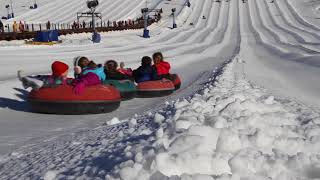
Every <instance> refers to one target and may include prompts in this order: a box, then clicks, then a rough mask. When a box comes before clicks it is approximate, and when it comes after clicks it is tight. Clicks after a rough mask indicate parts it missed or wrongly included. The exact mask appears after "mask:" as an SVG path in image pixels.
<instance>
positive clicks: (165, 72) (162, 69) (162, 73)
mask: <svg viewBox="0 0 320 180" xmlns="http://www.w3.org/2000/svg"><path fill="white" fill-rule="evenodd" d="M152 58H153V67H154V68H155V69H156V70H157V75H158V76H159V77H161V78H166V79H170V78H171V77H170V68H171V66H170V64H169V63H168V62H166V61H164V60H163V55H162V53H161V52H156V53H154V54H153V55H152ZM170 80H171V79H170Z"/></svg>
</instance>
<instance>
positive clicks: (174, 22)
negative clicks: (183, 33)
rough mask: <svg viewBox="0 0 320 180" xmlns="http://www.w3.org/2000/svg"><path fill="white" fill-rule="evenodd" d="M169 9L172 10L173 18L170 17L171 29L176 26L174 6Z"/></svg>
mask: <svg viewBox="0 0 320 180" xmlns="http://www.w3.org/2000/svg"><path fill="white" fill-rule="evenodd" d="M171 11H172V18H173V19H172V22H173V25H172V29H174V28H177V24H176V18H175V12H176V8H172V9H171Z"/></svg>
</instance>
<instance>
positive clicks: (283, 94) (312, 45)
mask: <svg viewBox="0 0 320 180" xmlns="http://www.w3.org/2000/svg"><path fill="white" fill-rule="evenodd" d="M17 2H18V1H17ZM67 2H68V3H70V4H71V3H74V2H72V1H71V0H70V1H66V3H67ZM143 2H144V1H120V0H119V1H118V0H117V1H107V0H106V1H104V3H106V4H105V5H103V6H104V7H105V8H106V9H107V8H108V7H111V8H110V9H109V10H106V11H105V13H106V15H105V16H106V17H114V18H115V19H123V18H127V17H129V16H136V14H135V13H138V14H139V13H140V9H139V8H140V7H143V6H144V3H145V2H144V3H143ZM184 2H185V1H184V0H171V1H166V0H163V1H160V0H159V1H152V2H150V1H149V5H150V3H153V4H154V5H156V7H157V8H163V11H164V14H163V19H162V20H161V22H159V23H157V24H154V25H152V26H151V27H149V29H150V32H151V38H150V39H143V38H141V34H142V32H141V30H133V31H124V32H110V33H104V34H102V35H103V42H102V43H100V44H91V43H90V40H89V38H90V34H74V35H68V36H64V37H61V39H63V43H62V44H60V45H55V46H52V47H46V46H38V47H34V46H26V45H21V44H19V43H20V42H19V41H18V42H11V43H10V44H11V45H10V46H6V45H7V43H2V45H1V47H0V54H1V62H0V64H1V66H0V68H1V70H0V80H1V82H0V92H1V99H0V107H1V109H0V153H1V154H2V158H0V159H2V163H1V164H0V177H3V179H15V178H22V179H25V178H31V179H39V178H41V177H44V176H46V178H50V177H55V176H57V177H58V179H60V178H61V179H65V178H66V177H68V178H69V179H75V178H76V177H79V176H81V177H83V178H85V179H86V178H87V179H93V178H97V179H99V178H102V179H104V178H105V177H108V178H109V179H110V178H111V177H122V179H144V178H148V177H150V176H152V177H153V178H154V179H157V178H158V179H166V178H167V177H166V176H171V175H182V174H183V173H187V172H189V175H187V174H185V175H183V176H182V178H184V179H190V178H191V179H196V178H198V179H213V178H214V179H223V178H225V179H230V178H233V179H239V177H241V178H243V179H244V178H247V179H259V178H261V179H264V178H272V179H290V178H292V179H312V178H319V173H317V171H318V170H319V169H318V168H319V160H318V156H319V154H318V148H319V145H318V143H319V140H318V135H317V132H318V131H319V125H318V124H319V120H318V119H319V109H320V108H319V107H320V94H319V92H320V84H319V79H318V77H320V69H319V67H320V66H319V65H320V63H319V59H320V56H319V53H320V34H319V32H320V31H319V24H318V23H317V21H316V20H311V19H312V18H317V14H316V13H315V11H314V10H312V9H313V8H315V7H314V6H310V4H308V3H311V0H304V1H299V0H283V1H280V0H275V3H269V2H268V1H265V0H255V1H252V0H249V1H248V2H247V3H242V1H240V0H229V1H222V2H221V3H218V2H215V1H212V0H191V1H190V2H191V4H192V6H191V8H187V7H185V6H181V5H182V4H184ZM316 2H317V1H315V3H316ZM51 3H57V1H52V2H50V3H47V4H48V5H43V6H42V7H41V8H39V9H38V11H39V12H38V13H35V12H31V11H30V12H22V10H21V15H20V16H19V17H25V18H30V19H29V20H32V21H35V22H36V21H46V20H48V19H50V20H51V19H52V21H54V20H53V19H54V18H57V19H58V20H59V19H60V20H62V19H63V21H73V19H72V17H74V16H71V15H70V14H73V13H74V11H75V10H76V9H77V8H78V9H81V6H83V3H81V4H78V3H76V4H77V6H78V7H76V8H73V9H72V8H67V7H66V6H59V5H56V4H55V5H54V7H53V5H50V4H51ZM302 5H303V6H302ZM58 7H59V9H60V10H59V11H58V12H57V11H55V10H56V9H58ZM112 7H113V8H112ZM116 7H119V8H116ZM173 7H175V8H177V12H178V17H177V19H178V28H177V29H170V28H168V27H171V24H172V19H171V17H170V13H171V8H173ZM83 8H85V7H83ZM134 9H136V11H135V10H134ZM121 10H123V11H121ZM102 11H103V10H102ZM50 12H52V13H50ZM60 12H61V16H60V15H59V14H60ZM38 14H39V15H38ZM41 14H42V15H41ZM202 16H205V17H206V18H205V19H203V18H202ZM307 17H308V18H307ZM309 17H310V18H309ZM60 20H59V21H60ZM156 51H162V52H163V53H164V55H165V56H166V59H167V60H168V61H169V62H170V63H171V64H172V67H173V72H177V73H179V74H180V75H181V77H182V79H183V87H182V89H181V90H180V91H178V92H176V93H175V94H173V95H172V96H170V97H166V98H159V99H149V100H145V99H134V100H132V101H128V102H124V103H122V104H121V107H120V108H119V109H118V110H117V111H115V112H113V113H110V114H107V115H104V114H103V115H88V116H55V115H41V114H33V113H30V112H29V110H28V105H27V103H26V102H25V98H26V94H27V91H24V90H22V89H21V85H20V83H19V82H18V81H17V80H16V78H15V74H16V70H17V69H25V70H26V73H30V74H38V73H48V72H49V66H50V63H51V62H52V61H53V60H55V59H60V60H63V61H66V62H68V63H69V64H70V65H71V64H72V63H71V61H72V58H73V57H74V56H78V55H85V56H88V57H90V58H92V59H93V60H95V61H97V62H99V63H103V62H104V61H105V60H107V59H116V60H119V61H124V62H125V63H126V64H127V66H128V67H133V68H135V67H137V66H138V65H139V61H140V58H141V57H142V56H144V55H152V53H154V52H156ZM234 57H237V58H236V60H234V61H233V62H232V63H231V64H230V65H227V67H226V68H225V71H224V73H223V74H222V75H221V76H220V78H219V81H218V82H217V83H214V82H212V81H213V80H214V78H213V79H209V80H208V78H209V76H210V75H211V74H212V70H214V69H215V68H217V67H220V66H221V65H224V64H225V63H226V62H229V60H232V59H234ZM219 73H220V71H217V69H216V70H215V71H214V73H213V74H214V77H215V76H216V75H217V74H219ZM70 74H72V72H71V73H70ZM207 83H209V84H208V86H205V84H207ZM203 88H206V90H204V91H202V93H200V95H194V93H195V92H198V90H199V89H203ZM17 94H18V95H17ZM188 97H190V98H188ZM179 98H180V99H186V100H182V101H175V103H174V105H173V104H172V101H173V100H177V99H179ZM165 102H167V103H166V104H168V106H165V105H164V103H165ZM137 105H139V106H137ZM156 112H157V113H158V114H156V115H155V113H156ZM134 114H140V115H134ZM159 114H161V116H160V115H159ZM113 117H118V118H119V119H120V121H121V122H122V121H124V122H122V123H120V124H117V125H111V124H112V123H116V122H118V120H117V119H113ZM111 119H113V120H112V121H110V122H109V120H111ZM106 121H108V122H107V123H106V124H104V125H101V124H103V123H105V122H106ZM160 121H161V122H163V123H159V122H160ZM93 127H96V128H95V129H92V128H93ZM204 133H207V134H204ZM211 138H213V139H211ZM208 139H210V140H212V141H208ZM219 139H220V140H219ZM224 140H225V141H224ZM215 142H216V143H215ZM194 147H198V148H194ZM288 147H289V148H288ZM182 151H183V152H184V153H182ZM8 152H12V153H10V154H6V153H8ZM128 160H129V161H128ZM130 160H131V161H130ZM298 160H300V161H301V164H299V163H298ZM121 162H125V163H122V164H121ZM152 162H153V163H152ZM163 162H168V163H167V164H166V166H164V165H163ZM190 164H191V165H190ZM195 164H196V165H197V166H196V165H195ZM244 164H245V165H246V166H244ZM223 173H224V174H225V175H222V174H223ZM230 173H232V174H233V175H234V176H233V177H231V176H229V175H226V174H230ZM199 174H206V175H199ZM135 177H136V178H135ZM108 178H107V179H108ZM172 178H174V177H172ZM177 179H179V178H178V177H177Z"/></svg>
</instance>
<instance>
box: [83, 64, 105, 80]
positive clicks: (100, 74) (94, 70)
mask: <svg viewBox="0 0 320 180" xmlns="http://www.w3.org/2000/svg"><path fill="white" fill-rule="evenodd" d="M89 72H92V73H94V74H96V75H97V76H98V77H99V79H100V81H104V80H106V74H105V73H104V67H103V66H99V67H97V68H83V70H82V73H81V74H83V75H86V74H88V73H89Z"/></svg>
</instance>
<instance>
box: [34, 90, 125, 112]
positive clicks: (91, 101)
mask: <svg viewBox="0 0 320 180" xmlns="http://www.w3.org/2000/svg"><path fill="white" fill-rule="evenodd" d="M120 101H121V97H120V93H119V91H118V90H117V89H116V88H115V87H113V86H110V85H96V86H90V87H86V88H85V90H84V92H83V93H82V94H80V95H76V94H75V93H74V92H73V87H72V86H70V85H60V86H57V87H54V88H40V89H39V90H32V91H31V92H30V94H29V102H30V104H31V108H32V110H33V111H34V112H39V113H46V114H97V113H106V112H111V111H113V110H115V109H117V108H118V107H119V106H120Z"/></svg>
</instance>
